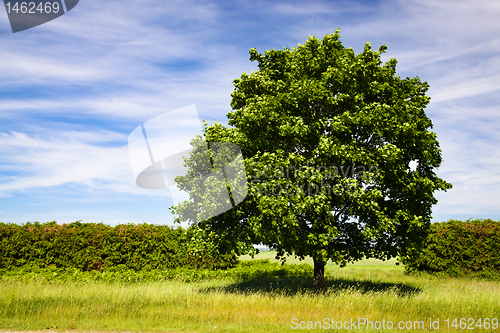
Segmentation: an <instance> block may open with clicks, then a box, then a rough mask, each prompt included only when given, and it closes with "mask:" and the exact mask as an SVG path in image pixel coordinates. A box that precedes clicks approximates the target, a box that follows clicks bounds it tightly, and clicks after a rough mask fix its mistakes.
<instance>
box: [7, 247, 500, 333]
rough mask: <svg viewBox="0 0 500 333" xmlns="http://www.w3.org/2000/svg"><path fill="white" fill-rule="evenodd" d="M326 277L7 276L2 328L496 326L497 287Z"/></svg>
mask: <svg viewBox="0 0 500 333" xmlns="http://www.w3.org/2000/svg"><path fill="white" fill-rule="evenodd" d="M273 255H274V254H273V253H263V254H261V255H259V256H257V258H270V257H271V256H273ZM244 259H248V258H244ZM290 259H291V260H293V258H290ZM326 272H327V281H326V283H327V289H326V290H325V291H323V292H316V291H315V290H314V289H313V288H312V279H311V278H310V277H301V276H299V277H296V276H295V277H294V276H293V274H291V273H290V274H288V275H284V276H285V277H281V278H280V277H273V274H268V275H267V276H266V275H265V274H261V275H260V276H257V275H252V274H250V275H248V276H247V277H246V278H244V277H242V276H240V275H237V274H233V275H231V274H226V275H225V276H223V275H219V276H206V277H205V278H203V279H201V280H200V279H198V280H197V281H193V282H186V281H183V280H179V279H156V280H155V279H150V280H144V281H140V280H135V282H130V280H128V281H129V282H127V280H123V279H122V280H120V279H115V280H113V279H108V280H99V279H87V280H82V279H81V278H75V279H69V278H68V279H57V278H54V279H51V278H47V276H46V275H43V274H32V275H30V276H28V275H26V274H24V275H22V277H21V276H9V275H6V274H4V275H3V277H2V279H1V280H0V328H2V329H23V330H28V329H30V330H31V329H48V328H51V329H59V330H124V331H125V330H127V331H162V332H178V331H183V332H252V333H257V332H286V331H295V330H292V328H291V327H292V319H293V318H296V319H297V320H298V321H304V322H305V323H307V321H312V322H315V321H323V320H324V318H333V319H335V320H343V321H346V320H350V319H351V318H353V319H357V318H360V317H364V318H368V319H369V320H371V321H377V320H380V321H382V320H384V319H385V320H392V321H395V322H399V321H404V322H406V321H416V320H421V321H424V324H425V328H426V329H424V330H418V331H419V332H431V331H435V330H430V329H429V327H428V326H429V318H433V320H436V319H437V318H440V327H441V330H444V328H445V327H446V325H445V323H444V320H445V319H446V318H452V319H453V318H475V320H477V319H479V318H499V317H500V302H499V300H500V282H499V281H486V280H469V279H465V278H443V277H435V276H430V275H419V276H414V275H407V274H406V273H405V272H404V270H403V269H402V267H401V266H395V265H394V262H380V261H373V260H364V261H362V262H359V263H357V264H354V265H349V266H348V267H345V268H342V269H340V268H337V267H335V266H333V265H328V266H327V271H326ZM298 275H300V274H298ZM450 323H451V321H450ZM300 331H302V330H300ZM317 331H320V330H317ZM323 331H325V330H324V329H323ZM326 331H331V332H334V331H342V330H335V329H329V330H326ZM351 331H352V330H351ZM358 331H374V332H375V331H377V332H380V331H383V330H377V329H373V330H358ZM406 331H409V330H406ZM475 331H481V330H478V329H477V327H476V329H475ZM483 331H484V330H483ZM490 331H492V330H491V329H490ZM497 331H500V328H498V329H497Z"/></svg>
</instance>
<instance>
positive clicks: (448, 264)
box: [403, 219, 500, 277]
mask: <svg viewBox="0 0 500 333" xmlns="http://www.w3.org/2000/svg"><path fill="white" fill-rule="evenodd" d="M403 263H404V264H405V265H406V269H407V271H409V272H417V271H423V272H429V273H438V274H446V275H452V276H460V275H473V276H483V277H498V276H500V222H496V221H492V220H491V219H487V220H467V221H465V222H462V221H457V220H449V221H448V222H442V223H433V224H432V225H431V227H430V233H429V235H428V237H427V240H426V242H425V244H424V247H423V249H422V250H420V251H416V250H415V251H413V252H411V253H410V254H409V255H408V256H407V257H406V258H405V259H404V260H403Z"/></svg>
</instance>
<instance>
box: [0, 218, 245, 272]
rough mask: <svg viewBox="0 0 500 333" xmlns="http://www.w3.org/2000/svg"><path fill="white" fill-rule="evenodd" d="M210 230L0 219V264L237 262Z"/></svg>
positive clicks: (89, 266)
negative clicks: (218, 242)
mask: <svg viewBox="0 0 500 333" xmlns="http://www.w3.org/2000/svg"><path fill="white" fill-rule="evenodd" d="M215 241H217V239H216V236H215V235H205V234H204V233H203V232H202V231H199V230H197V229H196V228H192V227H191V228H188V229H187V230H186V229H183V228H180V227H178V228H172V227H170V226H164V225H149V224H146V223H144V224H139V225H133V224H122V225H117V226H115V227H110V226H107V225H105V224H102V223H81V222H80V221H77V222H74V223H70V224H62V225H58V224H57V223H56V222H55V221H53V222H47V223H39V222H34V223H32V222H28V223H26V224H23V225H18V224H12V223H0V269H9V268H14V267H39V268H44V267H55V268H63V269H66V268H75V269H78V270H80V271H92V270H97V271H103V270H108V271H118V270H133V271H148V270H165V269H174V268H179V267H191V268H210V269H221V268H228V267H233V266H234V265H235V264H236V262H237V257H236V255H235V253H234V252H231V251H224V250H223V249H221V248H220V247H219V246H218V244H216V243H214V242H215Z"/></svg>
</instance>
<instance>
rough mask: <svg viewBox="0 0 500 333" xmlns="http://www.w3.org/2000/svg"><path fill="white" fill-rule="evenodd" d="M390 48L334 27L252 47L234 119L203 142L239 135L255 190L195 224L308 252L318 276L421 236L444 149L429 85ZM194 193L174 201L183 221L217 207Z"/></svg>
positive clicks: (318, 279)
mask: <svg viewBox="0 0 500 333" xmlns="http://www.w3.org/2000/svg"><path fill="white" fill-rule="evenodd" d="M386 49H387V47H386V46H385V45H383V46H381V47H380V48H379V49H378V51H372V49H371V47H370V44H369V43H366V45H365V47H364V50H363V52H361V53H359V54H355V53H354V51H353V50H352V48H346V47H344V46H343V45H342V43H341V41H340V35H339V31H338V30H337V31H336V32H335V33H334V34H331V35H326V36H325V37H324V38H323V39H318V38H315V37H309V39H308V40H307V41H306V42H305V44H304V45H300V44H299V45H298V46H297V47H294V48H292V49H288V48H284V49H283V50H270V51H265V52H264V54H261V53H258V52H257V50H256V49H251V50H250V60H251V61H256V62H257V64H258V70H256V71H254V72H252V73H251V74H247V73H243V74H242V75H241V77H240V78H238V79H235V80H234V81H233V84H234V87H235V89H234V92H233V93H232V95H231V96H232V101H231V107H232V111H231V112H229V113H228V115H227V117H228V120H229V121H228V125H229V126H223V125H221V124H217V123H215V124H214V125H207V124H205V130H204V136H205V138H204V140H206V141H207V142H230V143H234V144H236V145H238V146H239V147H241V153H242V156H243V160H244V165H245V171H246V180H247V186H248V194H247V196H246V197H245V199H244V200H243V201H242V202H241V203H240V204H239V205H237V206H235V207H234V208H233V209H231V210H228V211H226V212H224V213H222V214H220V215H218V216H215V217H212V218H210V219H207V220H202V219H198V221H201V220H202V221H201V222H199V225H200V226H201V227H203V228H205V229H209V230H212V231H216V232H219V233H220V234H221V235H224V237H225V238H226V239H228V240H229V241H230V242H232V244H233V246H235V247H236V246H238V245H240V246H241V245H245V246H246V247H245V248H248V246H250V245H251V244H259V243H262V244H265V245H267V246H269V247H271V248H273V249H275V250H277V251H278V258H283V257H284V256H285V255H286V254H295V255H296V256H298V257H300V258H304V257H305V256H311V257H312V258H313V260H314V264H315V273H314V274H315V276H314V283H315V285H316V286H317V287H323V286H324V275H323V274H324V265H325V263H326V262H327V261H328V260H331V261H333V262H335V263H338V264H340V265H345V264H346V263H347V262H350V261H355V260H359V259H362V258H364V257H368V258H370V257H371V258H381V259H389V258H392V257H397V256H404V255H405V254H406V253H407V252H408V250H409V249H411V248H414V247H418V246H419V244H420V243H421V241H422V240H423V238H424V237H425V236H426V233H427V231H428V228H429V225H430V222H431V207H432V205H433V204H436V203H437V200H436V198H435V197H434V192H435V191H437V190H447V189H449V188H451V184H449V183H447V182H446V181H444V180H443V179H441V178H439V177H438V176H437V175H436V169H437V168H438V167H439V166H440V164H441V162H442V158H441V150H440V148H439V143H438V141H437V136H436V134H435V133H434V132H432V131H431V129H432V122H431V120H430V119H429V118H428V117H427V116H426V114H425V112H424V109H425V107H426V106H427V105H428V103H429V101H430V98H429V97H428V96H426V92H427V90H428V88H429V85H428V84H427V82H422V81H421V80H420V79H419V78H418V77H413V78H409V77H407V78H404V79H402V78H400V77H399V76H397V75H396V60H395V59H390V60H389V61H387V62H386V63H382V61H381V54H382V53H384V52H385V51H386ZM186 163H187V164H188V165H190V171H189V172H190V177H191V178H192V177H198V178H200V177H201V178H203V174H206V170H207V169H206V168H205V169H203V170H204V171H203V170H201V169H199V168H197V167H196V165H197V163H196V154H193V155H192V157H191V161H187V162H186ZM180 184H181V186H180V187H181V188H182V182H180ZM184 190H186V191H188V192H190V193H196V190H195V189H194V188H193V187H191V188H187V187H184ZM196 201H197V200H196V198H195V197H194V196H191V201H186V202H183V203H181V204H179V205H178V206H177V207H175V211H176V212H177V213H178V214H179V221H196V217H193V214H192V213H190V214H187V212H188V211H189V212H193V211H196V212H197V213H196V214H195V215H197V214H204V212H203V211H204V210H206V209H209V208H207V207H206V206H205V207H202V206H200V205H199V200H198V206H196V205H197V203H196ZM193 205H195V206H193ZM188 207H190V208H189V209H188ZM193 207H198V208H193ZM197 209H198V210H197ZM205 214H206V212H205Z"/></svg>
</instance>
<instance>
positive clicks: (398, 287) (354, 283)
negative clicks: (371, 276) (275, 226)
mask: <svg viewBox="0 0 500 333" xmlns="http://www.w3.org/2000/svg"><path fill="white" fill-rule="evenodd" d="M348 290H350V291H354V292H361V293H381V292H389V293H391V292H392V293H394V294H395V295H396V296H399V297H404V296H406V297H410V296H413V295H415V294H418V293H420V292H421V291H422V290H421V289H420V288H417V287H414V286H411V285H406V284H403V283H389V282H373V281H369V280H367V281H363V280H350V279H341V278H326V280H325V289H323V290H316V289H315V288H314V286H313V283H312V278H310V277H308V278H256V279H248V280H243V281H240V282H236V283H232V284H230V285H227V286H224V287H210V288H204V289H200V292H207V293H210V292H216V291H217V292H226V293H246V294H252V293H265V294H279V295H287V296H293V295H297V294H304V293H308V294H312V293H314V294H329V293H336V292H341V291H348Z"/></svg>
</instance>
